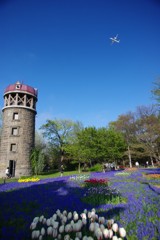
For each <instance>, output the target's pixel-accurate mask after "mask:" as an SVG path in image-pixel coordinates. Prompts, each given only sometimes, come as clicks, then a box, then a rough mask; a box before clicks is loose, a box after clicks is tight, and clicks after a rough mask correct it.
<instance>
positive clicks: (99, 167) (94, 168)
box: [89, 163, 102, 172]
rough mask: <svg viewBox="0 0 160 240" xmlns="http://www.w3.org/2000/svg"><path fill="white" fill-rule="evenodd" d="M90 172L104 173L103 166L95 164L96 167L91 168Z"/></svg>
mask: <svg viewBox="0 0 160 240" xmlns="http://www.w3.org/2000/svg"><path fill="white" fill-rule="evenodd" d="M89 170H90V172H102V164H99V163H97V164H95V165H94V166H92V167H90V169H89Z"/></svg>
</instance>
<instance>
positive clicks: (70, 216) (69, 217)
mask: <svg viewBox="0 0 160 240" xmlns="http://www.w3.org/2000/svg"><path fill="white" fill-rule="evenodd" d="M67 218H68V220H70V219H71V218H72V213H71V212H69V213H68V216H67Z"/></svg>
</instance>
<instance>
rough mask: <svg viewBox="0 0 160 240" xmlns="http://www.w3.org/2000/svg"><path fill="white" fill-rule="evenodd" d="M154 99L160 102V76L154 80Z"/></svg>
mask: <svg viewBox="0 0 160 240" xmlns="http://www.w3.org/2000/svg"><path fill="white" fill-rule="evenodd" d="M151 92H152V94H153V97H154V99H155V100H156V101H157V102H158V104H159V103H160V78H158V79H157V80H156V81H155V82H154V87H153V89H152V90H151Z"/></svg>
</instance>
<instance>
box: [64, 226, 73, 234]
mask: <svg viewBox="0 0 160 240" xmlns="http://www.w3.org/2000/svg"><path fill="white" fill-rule="evenodd" d="M71 231H72V226H71V224H67V225H66V226H65V232H67V233H68V232H71Z"/></svg>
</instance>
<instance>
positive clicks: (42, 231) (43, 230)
mask: <svg viewBox="0 0 160 240" xmlns="http://www.w3.org/2000/svg"><path fill="white" fill-rule="evenodd" d="M45 232H46V231H45V228H44V227H42V228H41V235H42V236H44V235H45Z"/></svg>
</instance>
